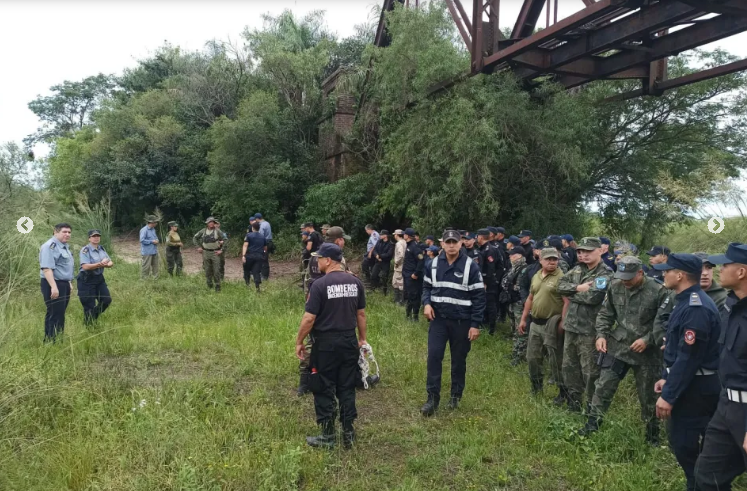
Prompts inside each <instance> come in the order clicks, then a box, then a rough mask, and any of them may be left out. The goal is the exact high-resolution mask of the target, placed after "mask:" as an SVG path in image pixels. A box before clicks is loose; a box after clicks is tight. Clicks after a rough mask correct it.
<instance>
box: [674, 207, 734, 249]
mask: <svg viewBox="0 0 747 491" xmlns="http://www.w3.org/2000/svg"><path fill="white" fill-rule="evenodd" d="M729 212H731V214H732V217H731V218H725V219H724V230H723V231H722V232H721V233H718V234H714V233H711V232H710V231H709V230H708V221H709V220H710V218H711V217H712V216H714V215H716V216H728V214H729ZM745 241H747V200H745V198H743V197H742V196H741V195H730V196H727V197H725V198H724V199H723V200H722V201H720V202H717V203H715V204H712V205H711V206H709V207H708V208H707V209H705V208H701V209H699V210H696V212H695V218H694V219H693V220H691V221H689V222H687V223H685V224H682V225H678V226H676V227H674V228H673V230H672V232H670V233H669V234H667V235H666V236H665V237H664V238H663V239H662V243H663V244H666V245H667V246H668V247H669V248H670V249H672V251H675V252H694V251H704V252H709V253H723V252H724V251H725V250H726V248H727V247H728V245H729V243H731V242H745Z"/></svg>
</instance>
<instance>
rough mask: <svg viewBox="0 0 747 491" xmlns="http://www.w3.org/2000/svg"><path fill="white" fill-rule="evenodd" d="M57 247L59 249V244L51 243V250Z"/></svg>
mask: <svg viewBox="0 0 747 491" xmlns="http://www.w3.org/2000/svg"><path fill="white" fill-rule="evenodd" d="M55 247H57V243H56V242H50V244H49V248H50V249H54V248H55Z"/></svg>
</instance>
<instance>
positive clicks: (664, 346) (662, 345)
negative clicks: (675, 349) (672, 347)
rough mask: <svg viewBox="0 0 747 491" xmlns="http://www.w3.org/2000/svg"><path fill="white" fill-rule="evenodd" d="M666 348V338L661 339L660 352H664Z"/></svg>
mask: <svg viewBox="0 0 747 491" xmlns="http://www.w3.org/2000/svg"><path fill="white" fill-rule="evenodd" d="M666 348H667V338H666V336H665V337H663V338H661V350H662V351H664V350H665V349H666Z"/></svg>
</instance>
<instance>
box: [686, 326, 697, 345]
mask: <svg viewBox="0 0 747 491" xmlns="http://www.w3.org/2000/svg"><path fill="white" fill-rule="evenodd" d="M685 342H686V343H687V344H689V345H690V346H692V345H693V344H695V331H693V330H692V329H688V330H687V331H685Z"/></svg>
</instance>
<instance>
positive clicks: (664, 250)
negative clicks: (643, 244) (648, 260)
mask: <svg viewBox="0 0 747 491" xmlns="http://www.w3.org/2000/svg"><path fill="white" fill-rule="evenodd" d="M671 252H672V251H670V250H669V247H664V246H661V245H657V246H654V247H652V248H651V250H650V251H648V252H646V254H648V255H649V256H658V255H659V254H666V255H667V256H668V255H669V254H670V253H671Z"/></svg>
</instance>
